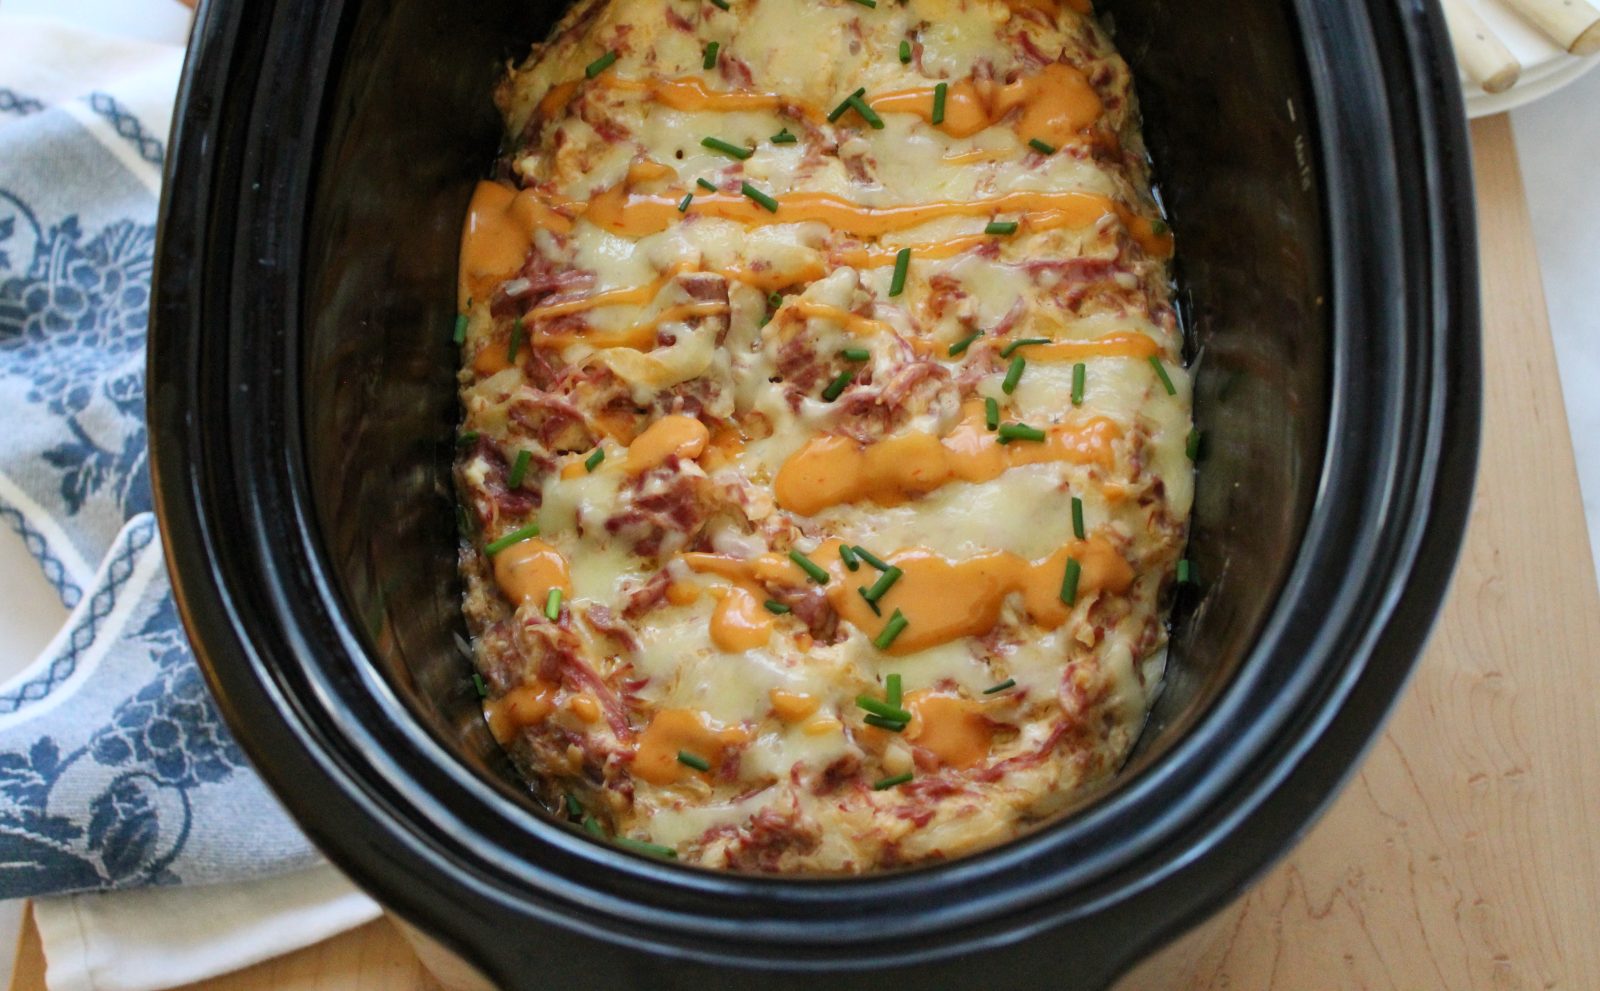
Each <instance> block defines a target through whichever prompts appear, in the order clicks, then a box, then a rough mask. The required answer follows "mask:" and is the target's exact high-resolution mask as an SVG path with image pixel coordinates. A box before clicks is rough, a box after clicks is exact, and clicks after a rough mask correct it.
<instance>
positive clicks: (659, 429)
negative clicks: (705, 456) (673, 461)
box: [625, 415, 711, 475]
mask: <svg viewBox="0 0 1600 991" xmlns="http://www.w3.org/2000/svg"><path fill="white" fill-rule="evenodd" d="M710 439H711V431H709V430H707V429H706V425H705V424H704V423H701V422H700V421H699V420H697V419H695V418H694V417H692V416H681V415H679V416H664V417H662V418H661V419H659V420H657V421H656V422H654V423H652V424H650V426H649V427H647V428H646V429H645V432H644V433H642V434H640V435H639V436H637V437H635V438H634V439H633V443H632V444H630V445H628V460H627V461H626V462H625V464H626V466H627V470H628V473H629V474H631V475H639V474H643V473H644V472H647V471H649V470H650V469H651V468H654V467H656V466H658V465H660V464H662V463H664V462H665V461H666V460H667V459H668V458H670V457H673V456H674V455H675V456H677V457H679V458H682V459H684V460H685V461H693V460H694V459H695V458H698V457H699V456H700V454H701V453H702V452H703V451H705V449H706V443H707V442H708V441H709V440H710Z"/></svg>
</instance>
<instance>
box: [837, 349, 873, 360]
mask: <svg viewBox="0 0 1600 991" xmlns="http://www.w3.org/2000/svg"><path fill="white" fill-rule="evenodd" d="M839 357H841V358H843V359H844V360H845V361H870V360H872V352H871V351H868V350H867V349H866V348H845V349H844V350H843V351H840V352H839Z"/></svg>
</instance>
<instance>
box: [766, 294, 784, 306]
mask: <svg viewBox="0 0 1600 991" xmlns="http://www.w3.org/2000/svg"><path fill="white" fill-rule="evenodd" d="M767 305H768V306H770V307H772V308H773V309H774V310H776V309H777V308H778V307H780V306H782V305H783V294H782V293H780V292H778V291H777V290H776V289H774V290H773V291H772V292H770V293H767Z"/></svg>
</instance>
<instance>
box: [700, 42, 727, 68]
mask: <svg viewBox="0 0 1600 991" xmlns="http://www.w3.org/2000/svg"><path fill="white" fill-rule="evenodd" d="M721 47H722V43H721V42H719V41H712V42H708V43H707V44H706V55H705V58H703V59H701V60H700V67H701V68H702V69H715V68H716V67H717V49H719V48H721Z"/></svg>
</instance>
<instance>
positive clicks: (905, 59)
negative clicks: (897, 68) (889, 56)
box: [900, 38, 911, 65]
mask: <svg viewBox="0 0 1600 991" xmlns="http://www.w3.org/2000/svg"><path fill="white" fill-rule="evenodd" d="M900 64H901V65H910V64H911V42H909V41H906V40H905V39H903V38H902V39H901V41H900Z"/></svg>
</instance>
